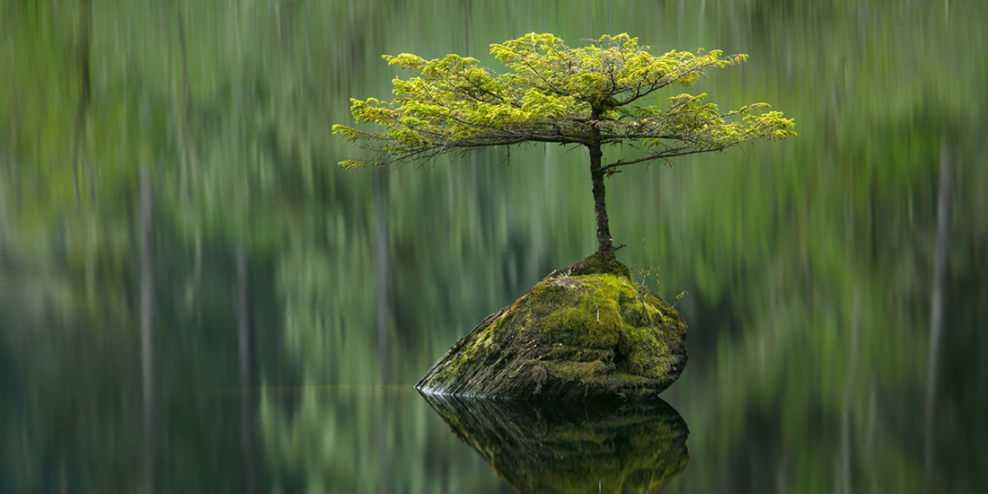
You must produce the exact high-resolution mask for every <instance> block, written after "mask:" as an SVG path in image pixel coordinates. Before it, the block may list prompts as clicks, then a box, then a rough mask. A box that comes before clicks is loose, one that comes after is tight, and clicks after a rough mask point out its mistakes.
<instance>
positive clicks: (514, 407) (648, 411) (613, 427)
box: [423, 394, 689, 494]
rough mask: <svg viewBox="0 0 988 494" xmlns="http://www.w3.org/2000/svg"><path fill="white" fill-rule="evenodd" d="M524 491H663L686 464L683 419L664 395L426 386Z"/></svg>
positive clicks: (443, 412) (457, 429) (456, 426)
mask: <svg viewBox="0 0 988 494" xmlns="http://www.w3.org/2000/svg"><path fill="white" fill-rule="evenodd" d="M423 397H424V398H425V400H426V401H427V402H429V404H430V405H432V408H433V409H434V410H435V411H436V412H437V413H439V415H440V416H441V417H442V418H443V420H445V421H446V423H447V424H449V426H450V427H451V428H452V430H453V432H454V433H456V435H457V436H458V437H459V438H460V440H462V441H463V442H465V443H467V444H469V445H470V447H472V448H473V449H474V450H476V451H477V453H479V454H480V456H482V457H483V458H484V461H486V462H487V463H489V464H490V465H491V467H493V468H494V471H495V472H496V473H497V474H498V476H499V477H500V478H501V479H503V480H504V481H505V482H507V483H508V484H509V485H511V487H513V488H514V489H515V490H517V491H518V492H519V493H521V494H528V493H540V494H541V493H576V492H580V493H585V492H594V493H596V492H649V493H655V492H659V491H660V490H661V489H662V488H663V487H665V485H666V484H667V483H669V481H670V480H672V479H673V478H674V477H675V476H676V475H678V474H679V472H681V471H682V470H683V469H684V468H686V464H687V462H689V453H688V451H687V449H686V438H687V436H689V430H688V429H687V427H686V422H684V421H683V418H682V417H680V415H679V413H677V412H676V410H675V409H673V408H672V407H671V406H669V404H667V403H666V402H664V401H662V400H658V399H656V400H647V401H610V400H609V401H594V402H536V401H511V400H509V401H504V400H491V399H485V398H464V397H457V396H438V395H427V394H423Z"/></svg>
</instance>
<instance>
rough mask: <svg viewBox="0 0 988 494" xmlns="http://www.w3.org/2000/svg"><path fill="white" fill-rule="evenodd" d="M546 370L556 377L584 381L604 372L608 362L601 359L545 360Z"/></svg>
mask: <svg viewBox="0 0 988 494" xmlns="http://www.w3.org/2000/svg"><path fill="white" fill-rule="evenodd" d="M545 367H546V370H547V371H548V372H549V374H551V375H552V376H554V377H558V378H560V379H563V380H566V381H582V380H584V379H588V378H592V377H596V376H599V375H601V374H603V373H604V372H605V371H606V370H607V364H605V363H604V362H601V361H600V360H595V361H593V362H566V361H563V362H545Z"/></svg>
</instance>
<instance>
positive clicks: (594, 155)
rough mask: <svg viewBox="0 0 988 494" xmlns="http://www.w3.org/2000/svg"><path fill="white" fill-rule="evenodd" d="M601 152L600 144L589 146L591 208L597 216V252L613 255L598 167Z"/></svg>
mask: <svg viewBox="0 0 988 494" xmlns="http://www.w3.org/2000/svg"><path fill="white" fill-rule="evenodd" d="M601 156H603V152H602V151H601V150H600V144H594V145H591V146H590V178H591V180H592V181H593V208H594V213H595V215H596V218H597V252H598V253H599V254H600V255H602V256H613V255H614V251H615V249H614V242H613V239H611V227H610V225H608V222H607V201H606V199H605V197H604V172H603V170H601V169H600V159H601Z"/></svg>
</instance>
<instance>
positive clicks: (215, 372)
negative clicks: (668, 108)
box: [0, 0, 988, 493]
mask: <svg viewBox="0 0 988 494" xmlns="http://www.w3.org/2000/svg"><path fill="white" fill-rule="evenodd" d="M0 23H2V26H3V29H0V39H2V43H0V67H2V69H0V73H3V74H5V75H4V76H3V77H0V492H5V493H6V492H12V493H36V492H37V493H42V492H44V493H48V492H80V493H88V492H94V493H95V492H99V493H104V492H189V493H191V492H210V493H216V492H231V493H233V492H236V493H243V492H272V493H278V492H284V493H288V492H307V493H319V492H330V493H337V492H339V493H351V492H360V493H363V492H373V493H466V492H470V493H473V492H476V493H495V492H514V491H519V492H646V490H647V492H655V490H657V489H662V491H663V492H674V493H675V492H688V493H694V492H695V493H706V492H742V493H745V492H752V493H754V492H800V493H814V492H819V493H824V492H826V493H833V492H840V493H850V492H897V493H899V492H901V493H910V492H972V493H973V492H985V491H986V490H988V470H986V469H985V468H984V465H986V464H988V454H986V444H988V420H985V417H986V416H988V414H986V408H988V407H986V405H988V393H986V392H985V390H986V389H988V365H986V364H985V363H984V362H985V359H984V358H983V356H984V355H985V354H986V352H988V336H986V334H988V331H986V329H988V287H986V282H985V278H984V276H983V275H984V273H986V272H988V194H986V193H985V191H988V166H985V164H986V160H985V156H986V155H988V139H986V137H988V135H986V129H988V119H986V115H988V89H986V88H988V48H986V47H988V39H986V34H985V33H986V30H985V26H988V4H986V3H985V2H983V1H949V2H944V1H937V2H923V1H916V0H914V1H905V0H903V1H891V0H890V1H877V0H876V1H851V2H842V1H830V0H823V1H806V2H801V1H772V2H755V1H746V0H737V1H730V0H724V1H715V0H708V1H695V2H694V1H691V2H675V1H673V2H652V1H649V2H623V1H595V2H561V1H556V2H525V3H520V2H518V3H515V2H493V1H473V2H453V1H438V0H427V1H423V2H404V1H386V0H374V1H362V2H358V1H347V2H344V1H336V2H311V1H305V0H296V1H288V0H283V1H279V0H270V1H255V2H239V1H223V2H163V3H162V2H145V1H137V2H124V1H118V0H106V1H91V0H80V1H79V2H77V3H71V4H65V5H62V4H61V3H59V5H56V3H53V2H43V1H36V2H17V1H13V0H0ZM532 31H538V32H551V33H554V34H557V35H559V36H561V37H562V38H564V39H566V40H567V41H568V42H569V43H570V44H572V45H577V44H579V43H581V42H582V41H581V40H583V39H585V38H591V37H598V36H600V35H601V34H605V33H615V34H616V33H621V32H627V33H629V34H631V35H632V36H638V37H639V38H640V41H641V43H642V44H647V45H650V46H652V47H653V49H654V51H657V52H665V51H668V50H671V49H677V50H696V49H697V48H700V47H703V48H705V49H723V50H724V51H725V53H747V54H748V55H749V56H750V60H749V61H748V62H746V63H745V64H743V65H742V66H740V67H736V68H729V69H725V70H723V71H720V72H718V73H716V74H713V75H711V76H710V77H708V78H705V79H704V80H703V81H701V82H700V83H699V84H698V85H697V86H695V87H691V88H688V90H689V91H690V92H691V93H693V94H698V93H701V92H706V93H708V94H709V99H710V101H713V102H716V103H718V104H719V105H720V106H721V108H723V109H727V108H739V107H741V106H743V105H745V104H749V103H752V102H759V101H767V102H769V103H771V104H772V105H773V108H774V109H778V110H782V111H784V112H785V113H786V115H787V116H788V117H793V118H795V119H796V124H797V127H796V130H797V131H798V132H799V136H798V137H795V138H791V139H788V140H786V141H784V142H780V143H763V144H759V145H756V146H753V147H746V148H744V149H743V150H734V151H731V152H727V153H720V154H712V155H702V156H700V157H691V158H685V159H682V160H680V161H676V162H675V163H674V164H673V166H672V167H669V166H666V165H652V166H649V167H644V166H642V167H640V168H638V169H628V170H627V171H626V172H624V173H621V174H619V175H617V176H615V177H612V178H611V179H609V180H608V183H607V187H608V191H609V194H608V207H609V211H610V216H611V231H612V233H613V234H614V236H615V239H616V241H617V243H619V244H620V243H623V244H627V245H628V247H626V248H625V249H622V250H621V251H620V252H619V257H620V258H621V259H623V260H625V261H626V262H628V263H629V264H631V265H633V266H634V267H636V268H643V269H651V270H653V272H655V273H656V275H655V276H654V277H653V278H652V279H653V280H654V281H653V282H652V289H653V290H654V291H656V293H658V294H659V295H660V296H662V297H664V298H665V299H666V300H670V301H672V300H675V299H676V298H677V295H679V294H681V293H682V292H684V291H685V292H687V293H686V294H685V295H684V296H683V298H682V300H681V301H680V302H678V305H677V306H676V307H677V309H678V310H680V311H681V313H682V314H683V316H684V317H685V319H686V321H687V322H688V323H689V325H690V330H689V339H688V342H687V347H688V350H689V353H690V361H689V365H688V367H687V368H686V371H685V373H684V375H683V377H682V378H681V379H680V380H679V381H678V382H677V383H676V384H674V385H673V386H672V387H671V388H670V389H669V390H668V391H666V392H665V393H663V395H662V397H663V401H657V402H649V403H639V404H633V403H611V404H573V405H572V406H568V405H562V406H561V405H559V404H525V403H520V404H519V403H507V404H506V403H491V402H477V401H468V400H467V401H464V400H452V401H449V400H447V401H442V400H439V401H435V400H434V401H432V402H430V401H428V400H426V399H425V398H423V397H422V396H421V395H420V394H418V393H417V392H416V391H415V390H414V389H412V384H413V383H414V382H415V381H417V380H418V378H419V377H420V376H421V375H422V374H423V373H424V372H425V371H426V369H427V368H428V367H429V366H430V365H431V364H432V363H433V362H435V361H436V360H437V359H439V358H440V357H441V356H442V355H443V354H444V353H445V352H446V351H447V350H448V349H449V347H450V346H452V345H453V344H454V343H455V342H456V341H457V339H458V338H460V337H462V336H464V335H466V334H467V333H468V332H469V331H470V330H471V329H473V327H474V326H475V325H476V324H477V323H478V322H480V321H481V320H482V319H483V318H484V317H485V316H487V315H488V314H490V313H493V312H495V311H497V310H499V309H500V308H502V307H504V306H505V305H507V304H510V303H512V302H513V301H514V300H516V299H517V298H518V297H520V296H521V295H523V294H524V293H525V292H526V291H527V290H528V288H530V287H531V286H532V285H533V284H535V283H536V282H537V281H538V280H540V279H541V278H542V277H544V276H545V275H547V274H548V273H549V272H551V271H552V270H553V269H557V268H561V267H564V266H566V265H569V264H570V263H572V262H573V261H576V260H578V259H581V258H583V257H585V256H586V255H588V254H590V253H592V252H593V251H594V250H595V248H596V242H595V234H594V232H595V231H594V223H593V205H592V199H591V193H590V177H589V173H588V170H587V163H588V161H587V154H586V153H585V152H584V151H581V150H568V149H561V148H554V147H543V146H533V147H528V148H519V149H513V150H512V151H511V153H510V156H509V155H508V153H507V152H506V150H504V149H494V150H490V151H485V152H484V153H481V154H479V155H476V156H473V157H467V158H463V159H460V160H454V161H450V160H443V161H439V162H437V163H433V164H428V165H424V166H421V167H415V166H408V167H403V168H399V169H393V170H388V169H381V170H356V171H344V170H342V169H340V167H338V166H337V165H336V162H338V161H340V160H341V159H345V158H348V157H352V156H354V155H355V153H358V152H359V151H358V150H356V149H354V148H352V147H350V146H348V145H346V144H344V143H343V142H342V139H339V138H337V137H334V136H332V135H330V127H331V125H332V124H334V123H352V122H351V117H350V116H349V98H350V97H356V98H361V99H363V98H367V97H378V98H382V99H384V98H388V97H389V96H390V81H391V79H392V78H393V77H395V75H398V74H400V72H399V71H398V70H397V69H395V68H394V67H389V66H387V65H386V64H385V63H384V61H383V60H382V59H381V58H380V55H382V54H397V53H402V52H409V53H415V54H418V55H421V56H424V57H427V58H433V57H441V56H444V55H446V54H448V53H460V54H464V55H472V56H475V57H477V58H479V59H480V60H481V61H482V62H483V63H485V64H490V65H492V66H493V65H494V64H495V61H494V60H493V58H492V57H490V56H489V55H488V49H489V48H488V46H489V45H490V44H491V43H497V42H502V41H504V40H507V39H512V38H516V37H519V36H521V35H523V34H525V33H528V32H532ZM679 92H682V90H681V89H674V90H670V91H669V94H663V95H662V97H667V96H673V95H675V94H678V93H679ZM617 156H628V157H630V156H634V150H621V149H617V148H614V149H608V150H605V158H616V157H617ZM73 170H75V173H73Z"/></svg>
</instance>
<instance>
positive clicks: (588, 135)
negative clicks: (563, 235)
mask: <svg viewBox="0 0 988 494" xmlns="http://www.w3.org/2000/svg"><path fill="white" fill-rule="evenodd" d="M648 49H649V47H647V46H639V45H638V38H631V37H629V36H628V35H627V34H620V35H617V36H603V37H601V38H600V39H599V40H596V41H594V42H592V43H591V44H590V45H589V46H585V47H582V48H570V47H568V46H566V45H565V44H563V40H562V39H559V38H557V37H555V36H553V35H551V34H535V33H532V34H528V35H525V36H523V37H521V38H518V39H515V40H511V41H506V42H504V43H502V44H494V45H491V54H492V55H494V57H495V58H496V59H497V60H498V61H500V62H501V63H503V64H505V65H507V66H508V67H510V68H511V71H509V72H507V73H504V74H499V73H497V72H494V71H493V70H491V69H488V68H486V67H482V66H480V65H479V62H478V60H476V59H474V58H468V57H466V58H465V57H461V56H459V55H448V56H446V57H445V58H441V59H435V60H425V59H423V58H421V57H418V56H415V55H410V54H401V55H398V56H396V57H395V56H389V55H385V56H384V58H385V60H387V61H388V63H389V64H391V65H400V66H401V67H402V68H404V69H408V70H412V71H414V72H415V73H416V77H412V78H410V79H407V80H403V79H400V78H395V79H394V81H393V84H394V94H395V95H396V96H397V97H396V98H395V99H394V101H391V102H386V101H380V100H377V99H374V98H369V99H367V100H366V101H361V100H356V99H351V100H350V101H351V102H352V103H353V106H352V107H351V109H350V110H351V112H352V113H353V116H354V118H355V119H356V121H357V122H358V123H376V124H379V125H381V126H382V127H384V131H383V132H377V133H371V132H364V131H361V130H357V129H355V128H352V127H347V126H345V125H334V126H333V133H334V134H342V135H343V136H344V137H345V138H346V140H347V141H348V142H350V141H353V142H357V143H359V144H360V145H361V147H363V148H366V149H369V150H371V151H373V152H374V156H373V158H372V159H370V160H345V161H341V162H340V164H341V165H342V166H343V167H344V168H355V167H362V166H367V165H384V164H387V163H402V162H411V161H428V160H432V159H435V158H436V157H438V156H440V155H443V154H447V153H452V154H453V155H454V156H461V155H463V154H465V153H471V152H478V151H480V150H482V149H484V148H487V147H492V146H513V145H518V144H531V143H539V142H542V143H556V144H562V145H568V144H571V145H578V146H586V147H587V149H588V150H589V151H590V177H591V179H592V180H593V196H594V210H595V213H596V219H597V243H598V252H599V253H600V254H601V255H605V256H613V255H614V252H615V251H616V250H617V249H615V247H614V243H613V240H612V238H611V233H610V227H609V226H608V220H607V207H606V201H605V194H604V177H607V176H610V175H612V174H614V173H618V172H619V171H620V169H621V168H622V167H625V166H629V165H633V164H637V163H647V162H653V161H665V162H667V163H671V162H670V161H669V160H670V159H671V158H673V157H676V156H684V155H688V154H697V153H708V152H712V151H723V150H725V149H728V148H731V147H734V146H738V145H740V144H743V143H746V142H751V141H755V140H759V139H773V140H774V139H780V138H783V137H786V136H790V135H795V132H793V131H792V130H791V129H792V128H793V127H794V123H793V121H792V119H786V118H783V116H782V113H781V112H777V111H766V112H764V113H760V114H755V113H752V111H753V110H756V109H767V108H768V107H769V105H767V104H765V103H755V104H752V105H748V106H745V107H743V108H741V109H739V110H735V111H729V112H727V113H720V111H719V110H718V108H717V106H716V105H714V104H713V103H706V102H705V99H706V94H700V95H697V96H693V95H690V94H680V95H677V96H673V97H670V98H667V99H666V102H667V104H666V105H664V106H654V105H642V103H643V102H646V101H647V100H648V99H650V98H649V96H653V93H655V92H656V91H658V90H660V89H662V88H665V87H667V86H671V85H674V84H678V85H681V86H691V85H693V84H695V83H696V82H697V81H698V80H699V78H700V76H701V75H703V74H705V73H706V72H708V71H711V70H713V69H719V68H723V67H726V66H728V65H734V64H737V63H740V62H742V61H744V60H746V59H747V55H731V56H728V57H721V54H722V53H721V52H720V51H718V50H713V51H708V52H704V51H703V49H700V50H699V51H697V53H696V54H693V53H689V52H679V51H670V52H668V53H666V54H664V55H660V56H656V55H652V54H651V53H649V52H648ZM617 144H630V145H632V146H634V147H636V148H638V149H640V150H642V154H641V155H640V156H639V157H636V158H630V159H622V160H617V161H612V162H609V163H606V164H605V163H604V162H603V150H604V148H605V147H607V146H612V145H617Z"/></svg>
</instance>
